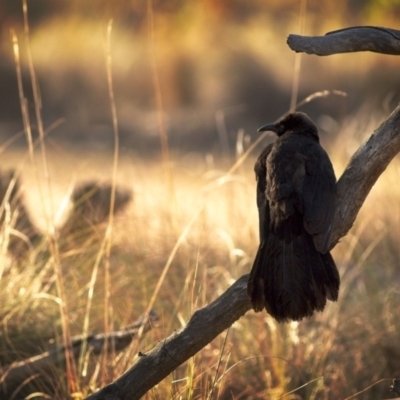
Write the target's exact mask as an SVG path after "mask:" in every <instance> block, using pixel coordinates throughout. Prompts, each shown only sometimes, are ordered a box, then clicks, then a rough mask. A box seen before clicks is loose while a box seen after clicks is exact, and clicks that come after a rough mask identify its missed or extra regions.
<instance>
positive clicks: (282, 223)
mask: <svg viewBox="0 0 400 400" xmlns="http://www.w3.org/2000/svg"><path fill="white" fill-rule="evenodd" d="M258 131H259V132H260V131H273V132H275V133H276V134H277V136H278V139H277V140H276V141H275V142H274V143H272V144H269V145H267V146H266V147H265V149H264V150H263V151H262V153H261V155H260V156H259V158H258V159H257V162H256V164H255V167H254V170H255V173H256V179H257V206H258V212H259V221H260V246H259V248H258V252H257V256H256V258H255V260H254V264H253V268H252V270H251V273H250V278H249V282H248V286H247V292H248V295H249V297H250V300H251V303H252V305H253V308H254V310H255V311H262V310H263V309H264V308H265V309H266V310H267V312H268V313H269V314H271V315H272V316H273V317H274V318H275V319H276V320H277V321H279V322H287V321H290V320H295V321H298V320H301V319H302V318H304V317H309V316H311V315H312V314H313V312H314V310H317V311H322V310H323V309H324V307H325V304H326V299H328V300H332V301H336V300H337V298H338V294H339V285H340V278H339V273H338V270H337V268H336V265H335V262H334V260H333V258H332V256H331V255H330V253H329V244H330V243H329V242H330V236H331V228H332V219H333V215H334V211H335V205H336V178H335V173H334V171H333V167H332V163H331V162H330V160H329V157H328V155H327V154H326V152H325V151H324V149H323V148H322V147H321V145H320V144H319V136H318V129H317V127H316V126H315V124H314V122H313V121H312V120H311V119H310V118H309V117H308V116H307V115H306V114H304V113H301V112H295V113H292V114H289V115H288V116H286V117H284V118H283V119H281V120H280V121H278V122H276V123H274V124H269V125H265V126H263V127H261V128H260V129H259V130H258Z"/></svg>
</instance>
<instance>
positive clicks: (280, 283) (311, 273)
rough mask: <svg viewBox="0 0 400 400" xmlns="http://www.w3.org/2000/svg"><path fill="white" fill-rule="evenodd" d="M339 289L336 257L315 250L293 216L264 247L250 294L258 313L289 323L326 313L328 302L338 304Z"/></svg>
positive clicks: (296, 218)
mask: <svg viewBox="0 0 400 400" xmlns="http://www.w3.org/2000/svg"><path fill="white" fill-rule="evenodd" d="M339 285H340V278H339V273H338V270H337V268H336V265H335V262H334V261H333V258H332V256H331V255H330V253H329V252H328V253H326V254H321V253H319V252H318V251H317V250H316V249H315V245H314V242H313V239H312V237H311V236H310V235H309V234H308V233H307V232H306V231H305V229H304V227H303V223H302V220H301V218H300V217H299V216H298V215H293V216H292V217H290V218H289V219H287V220H286V221H284V222H282V223H281V226H280V227H279V229H275V231H274V232H270V233H269V235H268V237H267V238H266V239H265V241H264V242H263V243H261V244H260V247H259V249H258V252H257V256H256V259H255V261H254V264H253V268H252V270H251V273H250V278H249V282H248V286H247V292H248V294H249V297H250V300H251V303H252V305H253V308H254V310H255V311H262V310H263V309H264V308H265V309H266V310H267V312H268V313H269V314H271V315H272V316H273V317H274V318H275V319H276V320H278V321H279V322H285V321H289V320H295V321H298V320H301V319H302V318H304V317H309V316H311V315H312V314H313V312H314V310H317V311H322V310H323V309H324V307H325V304H326V300H327V299H328V300H332V301H336V300H337V298H338V294H339Z"/></svg>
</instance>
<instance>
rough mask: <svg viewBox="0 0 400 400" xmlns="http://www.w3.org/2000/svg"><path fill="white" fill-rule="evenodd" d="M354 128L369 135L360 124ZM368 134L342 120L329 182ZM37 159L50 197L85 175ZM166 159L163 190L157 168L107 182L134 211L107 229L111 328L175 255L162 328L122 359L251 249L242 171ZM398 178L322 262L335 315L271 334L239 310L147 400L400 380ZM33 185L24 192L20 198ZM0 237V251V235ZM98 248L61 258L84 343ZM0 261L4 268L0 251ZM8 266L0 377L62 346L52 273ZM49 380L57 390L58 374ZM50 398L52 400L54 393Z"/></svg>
mask: <svg viewBox="0 0 400 400" xmlns="http://www.w3.org/2000/svg"><path fill="white" fill-rule="evenodd" d="M359 121H367V123H366V125H365V126H360V124H359ZM377 124H378V119H376V118H374V117H373V116H370V117H369V118H367V117H366V114H364V118H360V116H356V117H355V118H354V119H353V120H349V121H346V123H345V126H346V128H344V129H341V130H340V132H339V133H338V134H337V137H336V139H335V140H334V141H333V142H332V144H331V145H330V146H327V147H328V151H329V148H330V150H331V151H330V154H332V157H333V163H334V164H335V168H336V170H337V171H341V170H342V169H343V166H344V165H345V163H346V161H347V159H348V157H349V154H348V153H349V152H351V151H353V149H352V146H354V143H353V142H355V143H357V144H358V143H360V141H361V139H362V138H363V137H365V135H367V134H368V133H370V132H372V130H373V127H375V126H377ZM358 132H359V133H358ZM14 156H15V155H14ZM48 157H49V164H50V169H51V170H52V171H54V172H56V171H57V177H58V179H57V180H52V181H51V184H52V187H53V188H54V192H55V193H65V192H66V191H67V189H68V181H69V180H70V179H71V177H70V175H69V174H71V175H72V176H73V175H74V174H75V173H78V172H77V171H80V170H81V168H82V164H83V163H82V162H81V161H80V158H79V157H78V159H76V158H74V157H72V156H67V157H66V158H64V160H63V163H67V164H68V165H74V168H73V169H72V170H68V175H67V173H66V171H65V170H64V171H63V170H62V169H60V168H59V169H58V170H57V162H56V161H57V160H58V159H59V157H58V156H55V157H52V155H51V154H48ZM172 159H173V162H172V163H171V172H172V177H173V186H172V190H171V187H170V185H169V184H168V183H167V182H166V181H165V177H164V174H163V173H162V172H161V171H162V163H161V161H160V162H158V161H155V160H146V159H138V158H136V159H135V158H132V159H128V158H126V159H124V158H121V159H120V168H119V176H118V180H120V181H121V182H125V184H126V183H127V182H129V183H130V184H131V189H132V190H133V192H134V200H133V202H132V204H131V206H130V207H129V209H128V210H127V211H126V213H125V214H124V215H122V216H120V217H118V218H117V220H116V222H115V223H116V225H115V230H114V233H115V235H114V238H113V243H114V248H113V251H112V254H111V260H110V298H109V307H110V309H109V312H110V317H111V319H112V324H113V326H114V327H115V328H118V327H119V326H124V325H126V324H128V323H129V322H131V321H132V320H133V319H134V318H135V317H136V316H137V315H139V314H141V313H142V312H143V310H145V309H146V308H147V306H148V303H149V301H150V299H151V298H152V295H153V291H154V288H155V287H156V284H157V281H158V279H159V276H160V274H161V272H162V270H163V269H164V266H165V264H166V262H167V260H168V258H169V256H170V254H171V252H172V250H173V249H174V246H175V245H176V243H177V242H178V240H179V243H180V245H179V246H178V248H177V249H176V253H175V254H174V257H173V258H172V259H171V264H170V267H169V271H168V273H167V275H166V277H165V280H164V281H163V282H162V285H161V288H160V290H159V292H158V295H157V297H156V301H155V308H156V309H157V311H158V313H159V314H160V316H161V318H160V322H159V324H158V326H157V328H156V329H154V330H153V331H152V332H151V333H150V334H148V336H147V337H146V338H145V339H143V341H142V342H141V343H140V345H138V344H134V350H138V349H140V350H141V351H146V350H147V349H149V348H151V347H152V346H153V345H154V344H155V343H157V342H158V341H159V340H161V339H162V338H164V337H166V336H168V335H169V334H171V333H172V332H173V330H174V329H179V328H180V327H181V326H183V325H184V324H185V321H187V320H188V318H189V316H190V315H191V313H192V312H193V310H194V309H196V308H198V307H201V306H203V305H205V304H207V303H209V302H210V301H211V300H212V299H215V298H216V297H217V296H218V295H219V294H221V293H222V292H223V291H224V290H225V289H226V288H227V287H228V286H229V285H230V284H231V283H232V282H233V281H234V280H235V279H237V278H238V277H240V276H241V275H242V274H244V273H246V272H248V271H249V269H250V267H251V262H252V258H253V256H254V254H255V251H256V246H257V240H258V238H257V226H258V225H257V214H256V207H255V198H254V186H255V185H254V178H253V173H252V160H248V161H246V162H245V163H244V164H243V165H242V166H241V167H240V168H239V169H238V170H237V171H236V172H235V173H234V174H233V175H231V176H227V175H226V171H227V170H228V169H229V166H230V164H232V162H229V161H226V162H225V163H221V164H220V165H216V164H213V161H212V159H211V158H210V157H209V156H208V157H205V156H204V157H203V156H201V155H199V154H197V155H186V156H182V155H174V156H172ZM250 159H254V156H253V155H252V156H251V157H250ZM85 165H86V166H87V165H91V168H93V170H96V171H97V174H101V173H103V172H104V171H105V170H106V169H107V166H106V165H105V162H104V158H103V159H102V160H101V163H99V160H96V159H93V160H90V159H87V160H86V161H85ZM109 165H110V166H111V165H112V160H110V162H109ZM91 168H89V169H88V170H89V171H90V169H91ZM89 174H90V172H89ZM399 174H400V165H399V162H398V161H397V160H395V162H393V163H392V165H391V166H390V167H389V169H388V170H387V171H386V172H385V173H384V174H383V176H382V177H381V178H380V180H379V182H378V183H377V185H376V186H375V187H374V188H373V190H372V192H371V194H370V196H369V198H368V200H367V202H366V203H365V205H364V206H363V208H362V210H361V213H360V215H359V218H358V220H357V222H356V224H355V226H354V228H353V229H352V231H351V232H350V233H349V235H348V236H347V237H346V238H344V239H343V241H342V242H341V243H340V244H339V245H338V246H337V248H336V249H335V250H334V257H335V259H336V260H337V264H338V266H339V269H340V272H341V276H342V286H341V293H340V300H339V302H338V303H337V304H329V305H328V306H327V308H326V310H325V311H324V312H323V313H320V314H318V315H316V316H315V317H313V318H311V319H309V320H306V321H302V322H300V323H292V324H288V325H278V324H277V323H276V322H275V321H274V320H272V319H271V318H270V317H269V316H268V315H266V314H264V313H261V314H254V313H253V312H249V313H248V314H247V315H246V316H245V317H243V318H242V319H241V320H240V321H238V322H237V323H236V324H235V325H234V326H233V327H232V328H231V329H230V330H229V332H227V333H224V334H223V335H221V337H220V338H217V339H216V340H215V341H213V342H212V343H211V344H210V345H208V346H207V347H206V348H205V349H203V350H202V351H201V352H199V353H198V354H197V355H196V356H195V357H194V358H193V359H191V360H190V361H189V362H188V363H187V364H186V365H184V366H182V367H181V368H179V369H178V370H177V371H175V372H174V373H173V374H172V375H171V376H170V377H169V378H167V379H166V380H165V381H163V382H162V383H160V384H159V385H158V386H157V387H156V388H154V389H153V390H152V391H151V392H150V393H149V394H148V395H147V396H146V398H149V399H150V398H174V399H179V398H184V399H189V398H206V397H207V394H208V393H210V391H211V388H212V386H213V384H214V383H215V382H217V384H216V388H215V389H214V391H213V394H212V398H219V399H233V398H234V399H241V398H242V399H244V398H246V399H248V398H254V399H261V398H277V397H278V396H280V395H284V394H285V393H286V394H287V393H289V392H290V391H292V390H294V389H296V388H298V387H300V386H302V385H304V384H307V383H308V384H307V385H306V386H305V387H303V388H301V389H299V390H298V391H297V392H296V395H295V394H293V395H287V396H286V397H285V398H304V399H337V398H345V397H346V396H350V395H351V394H354V393H356V392H357V391H359V390H362V389H364V388H366V387H368V386H369V385H370V384H372V383H374V382H377V381H378V380H379V379H381V378H388V379H389V378H394V377H396V375H398V374H399V373H400V363H399V361H398V357H397V356H396V354H398V353H399V351H400V350H399V347H398V345H397V343H396V342H397V341H398V340H397V335H396V332H397V333H398V331H399V328H400V327H399V315H398V307H397V304H398V300H399V293H400V286H399V285H398V283H397V281H398V272H397V268H398V259H399V250H398V245H397V243H398V241H399V233H400V232H399V222H400V215H399V209H398V207H396V204H397V202H398V198H399V196H400V193H398V188H397V186H398V185H397V182H398V179H399ZM22 175H23V176H24V171H22ZM26 176H28V174H26ZM32 185H34V182H32V181H31V182H29V181H27V182H26V190H25V195H26V196H28V197H29V196H30V191H31V188H32ZM61 198H62V197H61ZM54 201H55V205H57V199H56V200H54ZM30 207H31V211H32V212H34V209H33V208H32V205H31V206H30ZM55 208H56V209H57V207H55ZM183 232H185V234H184V236H182V233H183ZM2 234H3V236H2V237H3V240H4V238H5V236H6V235H7V226H3V232H2ZM100 247H101V246H100V243H99V244H98V247H95V246H91V247H90V248H79V243H77V244H76V247H75V249H74V251H69V252H68V253H64V254H60V259H61V270H62V274H63V279H64V282H65V292H66V296H67V299H68V307H69V323H70V329H71V333H72V334H79V333H81V332H82V331H83V326H84V321H85V320H88V321H89V325H88V326H89V331H101V330H103V323H104V320H103V318H104V290H105V286H104V269H102V268H104V260H103V262H102V263H100V267H99V272H98V275H97V279H96V282H95V284H94V285H92V286H93V289H94V297H93V301H92V307H91V309H90V313H89V315H88V314H87V307H86V306H87V302H88V290H89V288H90V287H91V283H90V282H91V278H92V273H93V268H94V265H95V264H96V259H97V258H98V255H99V252H100ZM33 253H34V252H33ZM3 257H4V258H5V259H6V258H7V257H6V254H5V250H4V249H3ZM7 262H8V264H5V263H2V271H1V272H2V273H1V281H0V286H1V291H0V304H2V309H1V314H2V316H3V318H2V323H1V336H0V337H1V343H2V348H3V350H2V352H1V359H2V361H1V362H2V364H3V365H4V364H7V363H9V362H10V361H12V360H15V359H20V358H22V357H24V356H27V355H30V354H35V353H37V352H38V351H39V349H43V348H45V347H46V346H47V341H48V340H50V339H53V338H56V340H59V339H57V338H59V337H60V334H61V317H60V314H59V307H58V305H57V302H59V301H61V300H60V298H59V297H58V294H57V291H56V288H55V279H56V278H55V272H54V269H53V268H52V266H51V261H47V262H44V260H43V259H41V258H40V256H36V257H34V256H33V257H31V258H29V259H27V260H25V262H23V263H18V264H16V263H15V262H14V261H10V260H8V261H7ZM225 335H227V338H226V344H225V346H223V343H224V340H225ZM126 354H128V353H126ZM130 362H131V360H129V359H128V360H127V359H126V357H125V356H124V353H122V354H118V355H116V357H115V359H109V360H108V368H107V371H108V375H103V382H102V381H101V379H100V377H98V378H97V380H94V382H92V387H97V386H99V385H101V384H102V383H104V382H106V381H109V380H111V379H113V378H115V377H116V376H118V374H119V373H120V372H121V371H122V370H123V369H124V368H126V366H127V365H129V363H130ZM219 362H220V366H219V369H218V371H217V364H218V363H219ZM99 376H100V375H99ZM90 378H91V377H90V376H86V377H85V376H82V370H79V369H78V379H79V381H80V385H79V387H80V388H81V390H82V392H83V393H87V390H88V386H87V385H88V382H89V380H90ZM58 379H60V381H62V380H63V379H64V378H63V377H62V375H60V376H59V377H58ZM388 386H389V381H385V382H382V383H380V384H379V385H377V386H375V387H373V388H371V389H370V390H369V391H368V392H366V393H365V394H362V395H360V396H359V398H377V397H382V396H389V395H388V389H387V388H388ZM47 390H48V389H47ZM60 390H61V389H58V393H59V394H58V395H59V396H61V397H62V396H63V395H61V394H60V393H62V390H65V389H62V390H61V392H60ZM64 396H65V394H64ZM293 396H300V397H293ZM78 397H79V396H78Z"/></svg>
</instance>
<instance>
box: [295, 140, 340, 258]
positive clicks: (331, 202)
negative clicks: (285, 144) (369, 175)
mask: <svg viewBox="0 0 400 400" xmlns="http://www.w3.org/2000/svg"><path fill="white" fill-rule="evenodd" d="M306 156H307V157H306V164H305V167H306V174H305V176H304V180H303V186H302V193H301V195H302V199H303V207H304V208H303V216H304V227H305V229H306V231H307V232H308V233H309V234H310V235H312V236H313V239H314V244H315V247H316V249H317V250H318V251H319V252H320V253H326V252H327V251H328V250H329V241H330V236H331V228H332V220H333V216H334V212H335V207H336V178H335V173H334V171H333V167H332V164H331V162H330V160H329V157H328V155H327V154H326V152H325V151H324V150H323V148H322V147H321V146H319V145H318V146H313V147H312V149H310V151H307V154H306Z"/></svg>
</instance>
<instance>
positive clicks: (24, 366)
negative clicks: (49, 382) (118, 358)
mask: <svg viewBox="0 0 400 400" xmlns="http://www.w3.org/2000/svg"><path fill="white" fill-rule="evenodd" d="M157 319H158V317H157V315H156V313H155V312H154V311H150V313H149V315H148V316H144V315H142V316H140V317H139V318H138V319H137V320H136V321H135V322H133V323H132V324H131V325H130V326H128V327H126V328H123V329H121V330H119V331H116V332H109V333H108V334H107V335H105V334H104V333H99V334H93V335H90V336H87V337H81V336H76V337H73V338H72V339H71V352H72V354H73V356H74V358H75V359H78V358H79V355H80V354H81V351H82V347H83V346H85V347H86V348H87V349H89V350H90V353H91V354H95V355H98V354H100V353H101V352H102V351H103V349H104V344H105V342H106V341H107V343H108V346H107V349H109V351H111V350H113V351H121V350H122V349H124V348H125V347H126V346H128V345H129V344H130V343H131V342H132V340H133V338H134V337H135V336H136V335H137V333H138V330H139V329H140V328H141V326H142V325H143V324H145V325H144V330H143V332H144V333H146V332H147V331H149V330H150V329H151V326H152V323H153V322H154V321H156V320H157ZM63 365H65V347H64V346H63V345H60V346H54V347H53V348H51V349H50V350H49V351H46V352H44V353H42V354H39V355H36V356H34V357H30V358H28V359H25V360H23V361H18V362H15V363H13V364H11V365H8V366H5V367H3V368H1V369H0V396H7V397H11V393H13V391H14V390H16V388H18V387H21V386H23V384H24V382H27V381H30V380H31V378H32V377H33V378H34V379H39V380H40V379H42V378H45V377H46V376H51V375H52V371H53V370H54V369H55V368H56V367H57V366H61V367H62V366H63ZM1 398H3V397H1Z"/></svg>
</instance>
